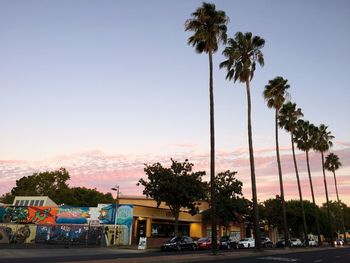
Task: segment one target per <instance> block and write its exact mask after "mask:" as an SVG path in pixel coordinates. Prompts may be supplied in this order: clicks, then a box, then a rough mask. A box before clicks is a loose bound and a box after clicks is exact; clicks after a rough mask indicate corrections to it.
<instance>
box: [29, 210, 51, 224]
mask: <svg viewBox="0 0 350 263" xmlns="http://www.w3.org/2000/svg"><path fill="white" fill-rule="evenodd" d="M28 208H29V215H28V218H27V222H28V223H33V224H55V223H56V215H57V208H56V207H45V206H29V207H28Z"/></svg>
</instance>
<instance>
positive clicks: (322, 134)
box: [314, 124, 334, 245]
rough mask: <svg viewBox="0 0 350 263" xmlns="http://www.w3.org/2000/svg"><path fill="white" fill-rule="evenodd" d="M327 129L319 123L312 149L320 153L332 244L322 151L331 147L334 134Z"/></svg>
mask: <svg viewBox="0 0 350 263" xmlns="http://www.w3.org/2000/svg"><path fill="white" fill-rule="evenodd" d="M327 129H328V127H327V126H326V125H324V124H321V125H320V126H319V127H318V132H317V133H316V141H315V145H314V150H316V151H318V152H320V153H321V162H322V172H323V181H324V188H325V193H326V201H327V217H328V227H329V231H328V233H329V239H330V242H331V244H332V245H333V230H332V228H333V226H332V221H331V215H330V208H329V198H328V188H327V179H326V172H325V165H324V153H325V152H326V151H328V150H329V148H330V147H332V145H333V143H332V139H334V136H333V135H332V134H331V132H329V131H327Z"/></svg>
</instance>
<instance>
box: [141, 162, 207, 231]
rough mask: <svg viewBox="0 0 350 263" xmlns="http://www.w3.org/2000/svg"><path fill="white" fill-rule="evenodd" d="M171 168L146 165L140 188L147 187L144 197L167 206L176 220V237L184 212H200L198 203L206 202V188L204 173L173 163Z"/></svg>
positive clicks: (186, 163)
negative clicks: (185, 210)
mask: <svg viewBox="0 0 350 263" xmlns="http://www.w3.org/2000/svg"><path fill="white" fill-rule="evenodd" d="M171 162H172V164H171V166H170V167H163V165H162V164H160V163H154V164H152V165H147V164H146V165H145V168H144V171H145V173H146V175H147V179H143V178H141V179H140V180H139V182H138V183H137V185H142V186H144V190H143V194H144V195H146V196H147V197H151V198H153V199H154V200H155V201H156V202H157V205H158V207H159V205H160V204H161V203H162V202H164V203H165V204H166V205H167V206H168V207H169V209H170V211H171V213H172V214H173V216H174V217H175V234H177V233H178V218H179V213H180V210H181V208H186V209H188V212H189V213H190V214H192V215H194V214H196V213H197V212H198V204H197V201H199V200H203V199H204V198H205V194H206V188H207V186H206V184H205V183H204V182H202V176H203V175H205V172H204V171H197V172H192V167H193V164H192V163H189V162H188V160H185V161H184V162H183V163H180V162H177V161H175V160H173V159H171Z"/></svg>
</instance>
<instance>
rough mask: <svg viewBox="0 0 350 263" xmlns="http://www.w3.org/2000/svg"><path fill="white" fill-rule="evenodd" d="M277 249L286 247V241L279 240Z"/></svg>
mask: <svg viewBox="0 0 350 263" xmlns="http://www.w3.org/2000/svg"><path fill="white" fill-rule="evenodd" d="M275 247H277V248H281V247H286V242H285V241H284V239H281V240H278V241H277V242H276V245H275Z"/></svg>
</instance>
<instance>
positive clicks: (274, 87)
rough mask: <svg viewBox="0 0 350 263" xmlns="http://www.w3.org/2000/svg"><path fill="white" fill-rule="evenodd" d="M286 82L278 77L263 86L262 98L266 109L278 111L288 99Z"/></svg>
mask: <svg viewBox="0 0 350 263" xmlns="http://www.w3.org/2000/svg"><path fill="white" fill-rule="evenodd" d="M287 82H288V80H287V79H284V78H282V77H280V76H278V77H276V78H274V79H272V80H269V84H267V85H266V86H265V89H264V92H263V96H264V99H265V100H266V102H267V107H269V108H275V109H280V108H281V107H282V105H283V103H284V101H285V100H286V99H287V98H288V97H289V94H288V92H287V89H289V87H290V86H289V84H287Z"/></svg>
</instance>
